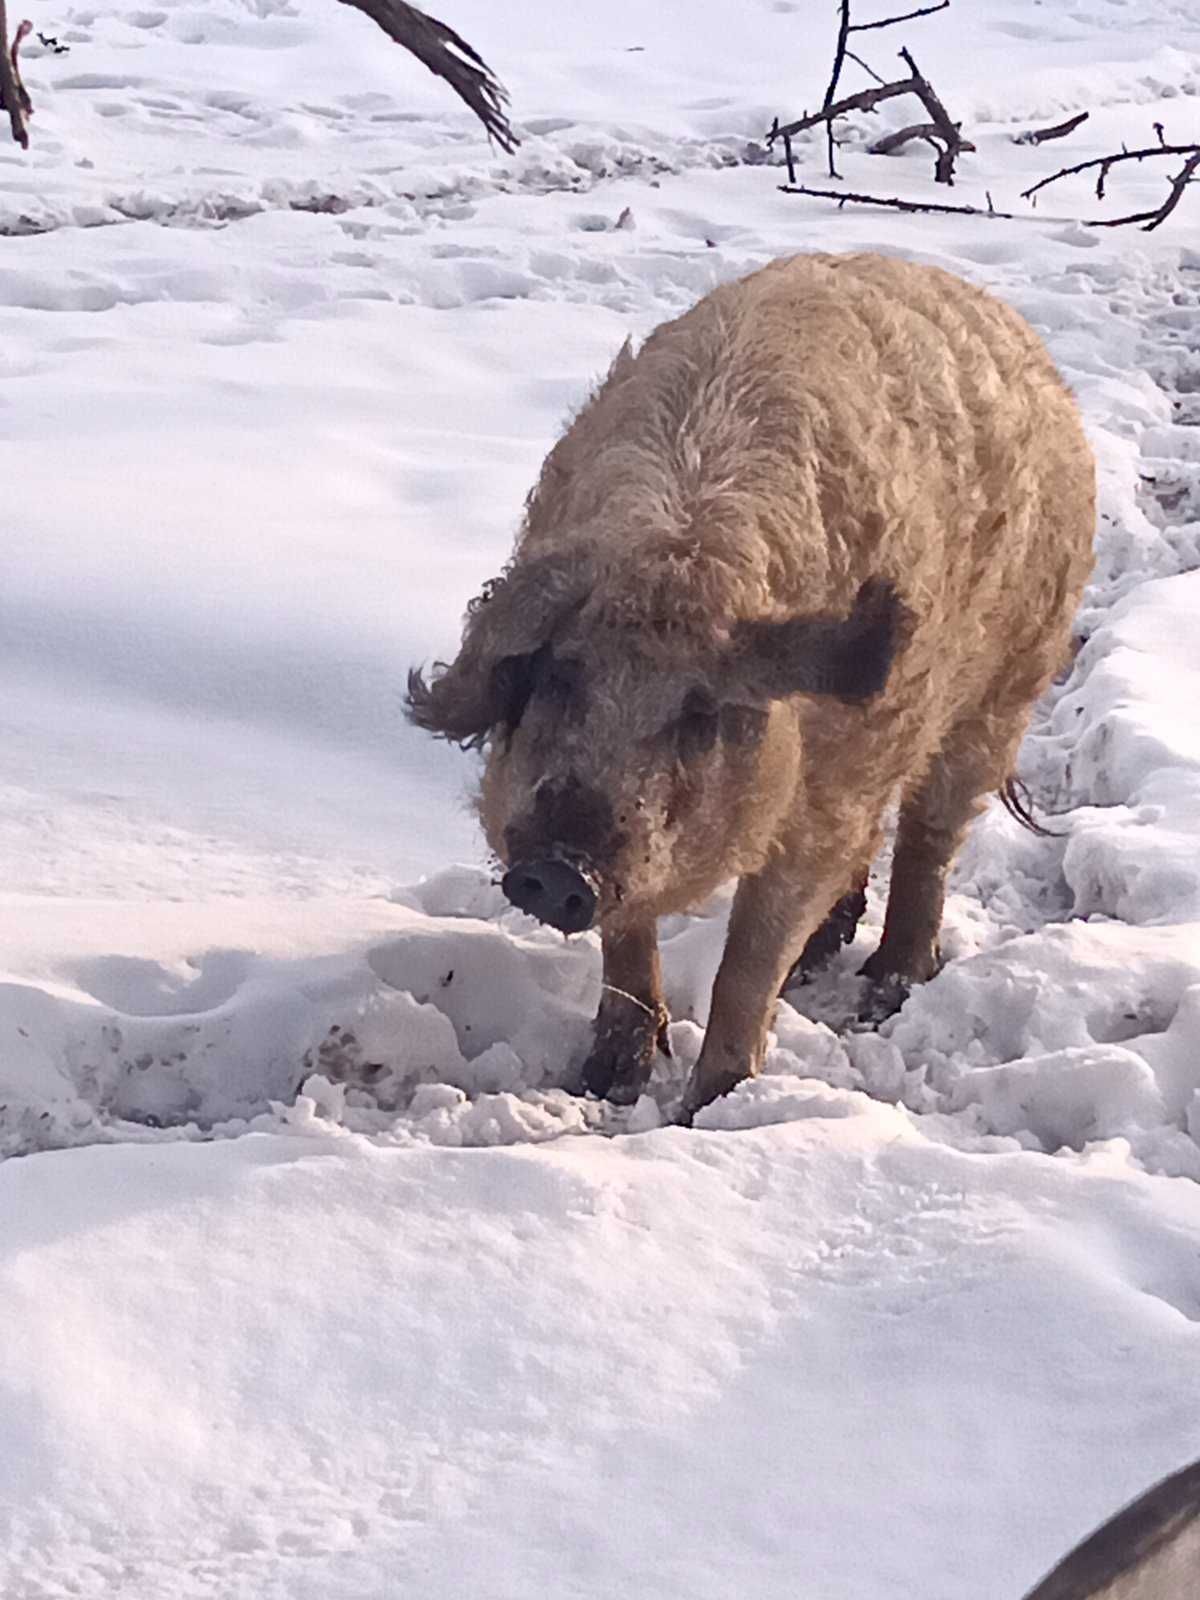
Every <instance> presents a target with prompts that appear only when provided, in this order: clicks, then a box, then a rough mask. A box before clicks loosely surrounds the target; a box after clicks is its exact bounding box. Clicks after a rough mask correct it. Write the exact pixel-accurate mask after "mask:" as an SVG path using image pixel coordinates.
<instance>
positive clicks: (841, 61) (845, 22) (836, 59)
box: [821, 0, 850, 178]
mask: <svg viewBox="0 0 1200 1600" xmlns="http://www.w3.org/2000/svg"><path fill="white" fill-rule="evenodd" d="M849 37H850V0H839V8H838V36H837V44H836V45H835V46H834V50H833V74H832V76H831V77H830V79H829V87H828V88H827V89H826V91H825V98H824V100H823V101H822V102H821V109H822V110H823V111H824V113H825V143H826V150H827V152H828V158H829V176H830V177H831V178H836V177H837V175H838V170H837V167H836V165H835V164H834V159H833V153H834V150H835V149H836V148H837V145H836V141H835V139H834V137H833V117H832V116H831V114H830V109H829V108H830V107H831V106H832V105H833V97H834V95H835V94H836V93H837V86H838V79H839V78H840V77H841V75H842V68H843V67H844V66H845V64H846V41H847V39H848V38H849Z"/></svg>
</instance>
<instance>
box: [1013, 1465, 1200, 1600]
mask: <svg viewBox="0 0 1200 1600" xmlns="http://www.w3.org/2000/svg"><path fill="white" fill-rule="evenodd" d="M1197 1595H1200V1461H1193V1462H1192V1463H1191V1465H1190V1466H1186V1467H1182V1468H1181V1469H1180V1470H1179V1471H1178V1472H1175V1473H1172V1475H1171V1476H1170V1477H1169V1478H1164V1479H1163V1480H1162V1482H1161V1483H1157V1484H1155V1485H1154V1487H1153V1488H1152V1489H1147V1491H1146V1493H1145V1494H1143V1495H1141V1496H1140V1497H1139V1498H1138V1499H1137V1500H1135V1501H1133V1503H1132V1504H1131V1505H1127V1506H1126V1507H1125V1509H1124V1510H1123V1511H1119V1512H1117V1514H1116V1516H1114V1517H1110V1518H1109V1520H1108V1521H1107V1522H1106V1523H1104V1524H1103V1526H1102V1527H1100V1528H1097V1530H1096V1531H1095V1533H1093V1534H1092V1535H1091V1536H1090V1537H1089V1538H1087V1539H1085V1540H1084V1541H1083V1543H1082V1544H1078V1545H1076V1546H1075V1548H1074V1550H1072V1551H1071V1552H1070V1554H1069V1555H1067V1556H1064V1557H1063V1559H1062V1560H1061V1561H1060V1562H1059V1564H1058V1565H1057V1566H1056V1567H1055V1569H1054V1571H1053V1572H1051V1573H1048V1574H1047V1576H1046V1577H1044V1578H1043V1579H1042V1581H1041V1583H1039V1584H1037V1585H1036V1586H1035V1587H1034V1588H1033V1589H1031V1590H1030V1591H1029V1593H1028V1594H1027V1595H1026V1596H1025V1600H1195V1597H1196V1596H1197Z"/></svg>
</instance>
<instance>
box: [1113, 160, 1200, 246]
mask: <svg viewBox="0 0 1200 1600" xmlns="http://www.w3.org/2000/svg"><path fill="white" fill-rule="evenodd" d="M1197 167H1200V149H1196V150H1195V151H1194V153H1193V154H1192V155H1190V156H1189V157H1188V159H1187V160H1186V161H1185V162H1184V164H1183V168H1182V170H1181V171H1179V172H1177V173H1176V174H1175V176H1174V177H1173V178H1172V179H1171V188H1170V191H1169V192H1168V194H1167V198H1166V199H1165V200H1164V201H1163V203H1162V205H1161V206H1159V208H1158V210H1157V211H1135V212H1133V213H1132V214H1131V215H1130V216H1128V217H1096V218H1093V219H1092V220H1091V221H1089V222H1088V224H1087V226H1088V227H1089V228H1123V227H1125V226H1126V225H1127V224H1129V223H1133V222H1142V223H1145V227H1144V228H1143V229H1142V232H1143V233H1153V232H1154V230H1155V228H1158V227H1161V225H1162V224H1163V223H1164V222H1165V221H1166V220H1167V218H1168V217H1169V216H1170V215H1171V213H1172V211H1174V209H1175V207H1176V206H1177V205H1178V204H1179V202H1180V200H1181V199H1182V198H1183V191H1184V190H1185V189H1186V188H1187V186H1188V184H1189V183H1195V182H1196V181H1197V180H1196V178H1195V177H1194V176H1193V174H1194V173H1195V171H1196V168H1197Z"/></svg>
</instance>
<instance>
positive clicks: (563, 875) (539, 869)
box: [501, 858, 596, 933]
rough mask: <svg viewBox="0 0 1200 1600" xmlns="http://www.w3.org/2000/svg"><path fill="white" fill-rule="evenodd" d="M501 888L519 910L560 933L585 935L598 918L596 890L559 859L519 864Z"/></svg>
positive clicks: (507, 873) (511, 869) (578, 873)
mask: <svg viewBox="0 0 1200 1600" xmlns="http://www.w3.org/2000/svg"><path fill="white" fill-rule="evenodd" d="M501 888H502V889H503V890H504V893H505V894H506V895H507V896H508V898H509V899H510V900H511V901H512V903H513V905H515V906H516V907H517V908H518V910H520V911H525V912H527V913H528V914H529V915H530V916H532V917H537V918H538V919H539V921H541V922H545V923H548V924H549V926H550V927H552V928H557V929H558V930H559V932H560V933H582V932H583V930H584V929H585V928H590V927H591V925H592V922H593V920H594V918H595V915H596V891H595V889H594V888H593V887H592V885H591V884H590V883H589V882H588V880H587V878H586V877H584V876H583V874H582V873H581V872H579V871H578V870H577V869H576V868H575V867H573V866H570V865H569V864H568V863H567V862H566V861H563V860H560V859H558V858H552V859H550V860H546V861H532V862H529V863H525V862H518V863H517V864H516V865H515V866H513V867H511V868H510V869H509V870H508V872H506V873H505V875H504V878H503V880H502V882H501Z"/></svg>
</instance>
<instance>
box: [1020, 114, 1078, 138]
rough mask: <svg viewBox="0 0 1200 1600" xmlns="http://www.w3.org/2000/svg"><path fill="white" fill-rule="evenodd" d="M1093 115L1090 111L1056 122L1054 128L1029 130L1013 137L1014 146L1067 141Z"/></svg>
mask: <svg viewBox="0 0 1200 1600" xmlns="http://www.w3.org/2000/svg"><path fill="white" fill-rule="evenodd" d="M1090 115H1091V113H1090V112H1088V111H1081V112H1080V113H1079V115H1078V116H1076V117H1068V118H1067V120H1066V121H1065V122H1056V123H1055V124H1054V126H1053V127H1052V128H1029V129H1027V130H1026V132H1024V133H1018V134H1015V135H1014V136H1013V143H1014V144H1045V143H1046V141H1047V140H1048V139H1065V138H1066V136H1067V134H1069V133H1074V132H1075V129H1076V128H1078V127H1080V126H1082V124H1083V123H1085V122H1086V121H1087V119H1088V117H1089V116H1090Z"/></svg>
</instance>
